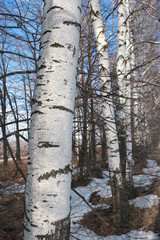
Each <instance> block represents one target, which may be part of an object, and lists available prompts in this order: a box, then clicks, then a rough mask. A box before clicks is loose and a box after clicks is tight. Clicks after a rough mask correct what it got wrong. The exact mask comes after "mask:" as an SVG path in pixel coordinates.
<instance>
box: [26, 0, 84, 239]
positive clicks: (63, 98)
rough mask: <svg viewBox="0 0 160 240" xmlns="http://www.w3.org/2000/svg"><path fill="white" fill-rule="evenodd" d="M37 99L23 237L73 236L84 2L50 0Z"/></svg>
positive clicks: (32, 121)
mask: <svg viewBox="0 0 160 240" xmlns="http://www.w3.org/2000/svg"><path fill="white" fill-rule="evenodd" d="M43 10H44V12H43V23H42V34H41V48H40V57H39V68H38V75H37V83H36V88H35V93H34V98H33V108H32V117H31V130H30V138H29V160H28V175H27V183H26V196H25V205H26V209H25V222H24V225H25V230H24V238H23V239H24V240H34V239H35V240H40V239H43V240H47V239H56V240H68V239H69V222H70V221H69V215H70V185H71V152H72V151H71V145H72V120H73V111H74V98H75V89H76V68H77V58H78V51H79V31H80V10H81V1H80V0H68V1H63V0H45V1H44V9H43Z"/></svg>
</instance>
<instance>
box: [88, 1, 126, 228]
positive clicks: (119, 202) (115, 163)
mask: <svg viewBox="0 0 160 240" xmlns="http://www.w3.org/2000/svg"><path fill="white" fill-rule="evenodd" d="M89 3H90V9H91V18H92V25H93V29H94V34H95V38H96V45H97V51H98V61H99V74H100V84H101V90H102V91H101V95H102V98H103V114H104V118H105V124H106V128H105V132H106V139H107V147H108V165H109V169H110V179H111V186H112V197H113V219H114V223H115V224H120V223H122V222H123V220H124V217H125V216H126V206H124V205H125V203H126V201H125V199H124V198H125V194H124V191H123V190H124V188H123V183H122V175H121V166H120V152H119V144H118V135H117V128H116V123H115V115H114V106H113V100H112V95H111V91H112V90H111V79H110V70H109V56H108V45H107V40H106V35H105V32H104V25H103V21H102V17H101V13H100V8H99V0H90V1H89Z"/></svg>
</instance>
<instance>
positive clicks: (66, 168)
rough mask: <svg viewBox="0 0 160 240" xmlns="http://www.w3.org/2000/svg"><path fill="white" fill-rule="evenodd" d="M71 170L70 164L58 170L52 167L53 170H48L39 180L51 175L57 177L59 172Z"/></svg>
mask: <svg viewBox="0 0 160 240" xmlns="http://www.w3.org/2000/svg"><path fill="white" fill-rule="evenodd" d="M69 172H71V168H70V165H66V166H65V167H64V168H59V169H58V170H54V169H52V171H51V172H46V173H44V174H43V175H41V176H39V178H38V181H39V182H40V181H42V180H48V179H49V178H50V177H52V178H55V177H56V175H57V174H68V173H69Z"/></svg>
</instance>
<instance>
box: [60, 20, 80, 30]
mask: <svg viewBox="0 0 160 240" xmlns="http://www.w3.org/2000/svg"><path fill="white" fill-rule="evenodd" d="M63 24H65V25H67V26H69V25H72V26H75V27H76V28H78V30H80V29H81V24H79V23H77V22H72V21H64V22H63Z"/></svg>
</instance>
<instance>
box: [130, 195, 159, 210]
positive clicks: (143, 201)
mask: <svg viewBox="0 0 160 240" xmlns="http://www.w3.org/2000/svg"><path fill="white" fill-rule="evenodd" d="M129 204H130V205H133V206H134V207H138V208H141V209H144V208H151V207H153V206H154V205H158V204H159V197H158V196H157V195H153V194H150V195H146V196H143V197H137V198H135V199H132V200H130V201H129Z"/></svg>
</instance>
